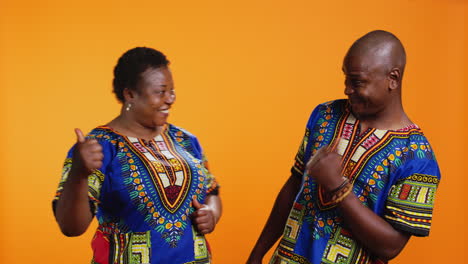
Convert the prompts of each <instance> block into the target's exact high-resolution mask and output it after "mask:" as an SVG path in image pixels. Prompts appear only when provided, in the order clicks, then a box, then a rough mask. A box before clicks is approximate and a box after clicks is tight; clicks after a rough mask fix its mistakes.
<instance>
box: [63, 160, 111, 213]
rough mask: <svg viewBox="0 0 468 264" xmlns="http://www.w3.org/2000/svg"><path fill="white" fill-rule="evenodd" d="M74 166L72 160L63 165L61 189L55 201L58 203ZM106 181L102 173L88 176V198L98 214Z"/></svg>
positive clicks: (95, 172)
mask: <svg viewBox="0 0 468 264" xmlns="http://www.w3.org/2000/svg"><path fill="white" fill-rule="evenodd" d="M71 166H72V159H71V158H67V159H65V162H64V164H63V169H62V177H61V179H60V183H59V187H58V188H57V192H56V193H55V197H54V201H55V202H56V201H57V200H58V199H59V198H60V196H61V195H62V191H63V186H64V184H65V182H66V181H67V179H68V175H69V174H70V169H71ZM103 181H104V174H102V172H101V171H99V170H95V171H94V172H93V173H92V174H91V175H89V176H88V198H89V200H90V202H91V204H92V208H91V210H92V212H93V213H94V214H96V212H97V208H98V207H97V205H98V204H99V195H100V192H101V186H102V183H103Z"/></svg>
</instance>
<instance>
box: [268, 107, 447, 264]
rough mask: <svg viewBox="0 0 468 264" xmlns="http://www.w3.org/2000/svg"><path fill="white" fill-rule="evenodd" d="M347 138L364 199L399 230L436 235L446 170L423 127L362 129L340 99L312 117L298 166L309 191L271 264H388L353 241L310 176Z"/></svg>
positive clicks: (349, 168) (354, 179)
mask: <svg viewBox="0 0 468 264" xmlns="http://www.w3.org/2000/svg"><path fill="white" fill-rule="evenodd" d="M340 137H341V140H340V143H339V145H338V146H337V151H338V153H339V154H340V155H342V156H343V164H344V168H345V169H344V170H343V174H344V176H345V177H347V178H348V179H349V180H350V182H351V183H353V189H352V191H353V192H354V194H355V195H356V196H357V197H358V198H359V200H360V201H361V202H362V203H363V204H364V205H365V206H367V207H368V208H369V209H371V210H372V211H373V212H375V213H376V214H377V215H379V216H380V217H382V218H383V219H385V220H386V221H387V222H388V223H390V224H391V225H392V226H393V227H394V228H396V229H398V230H401V231H403V232H407V233H409V234H411V235H415V236H427V235H429V229H430V226H431V220H432V210H433V207H434V197H435V192H436V189H437V185H438V183H439V181H440V171H439V167H438V165H437V161H436V159H435V157H434V153H433V152H432V148H431V146H430V145H429V142H428V141H427V139H426V137H425V136H424V134H423V132H422V131H421V129H420V128H419V127H417V126H416V125H411V126H409V127H406V128H403V129H400V130H397V131H390V130H380V129H374V128H369V129H367V130H366V131H359V120H357V119H356V118H355V117H354V116H353V114H352V113H351V112H350V111H349V108H348V101H347V100H337V101H332V102H328V103H325V104H321V105H319V106H318V107H317V108H316V109H315V110H314V111H313V112H312V115H311V116H310V119H309V122H308V124H307V128H306V132H305V136H304V138H303V141H302V144H301V146H300V148H299V151H298V153H297V155H296V158H295V164H294V166H293V167H292V169H291V171H292V173H293V175H295V176H297V177H301V178H302V186H301V189H300V191H299V193H298V195H297V197H296V198H295V201H294V204H293V207H292V209H291V212H290V214H289V218H288V220H287V223H286V226H285V229H284V233H283V237H282V239H281V241H280V244H279V246H278V247H277V248H276V250H275V252H274V254H273V257H272V259H271V261H270V263H288V264H291V263H306V264H308V263H313V264H319V263H342V264H348V263H366V264H367V263H373V264H375V263H386V262H385V261H382V260H380V259H378V258H377V257H375V256H373V255H372V254H371V253H370V252H369V251H367V250H366V249H365V248H364V247H363V246H362V245H361V244H360V243H359V242H358V241H356V240H355V239H354V238H353V234H352V233H351V232H350V230H349V229H348V228H347V227H346V223H344V221H343V219H342V216H341V215H340V212H339V210H338V209H337V208H336V205H334V204H332V203H330V201H328V200H327V198H326V197H327V196H325V195H324V192H323V190H322V188H321V187H320V186H318V185H317V184H316V183H315V181H314V180H313V179H312V178H310V177H309V176H308V175H306V174H305V173H304V169H305V164H306V163H307V161H308V160H309V158H310V157H311V156H312V155H314V154H315V153H316V152H317V150H318V149H319V148H320V147H322V146H323V145H326V144H330V143H331V142H334V140H336V139H338V138H340Z"/></svg>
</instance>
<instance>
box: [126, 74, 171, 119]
mask: <svg viewBox="0 0 468 264" xmlns="http://www.w3.org/2000/svg"><path fill="white" fill-rule="evenodd" d="M131 94H132V96H130V98H129V100H128V102H127V103H131V104H132V106H131V108H130V109H131V110H130V111H132V116H133V117H134V118H135V119H136V121H137V122H138V123H140V124H141V125H142V126H144V127H148V128H155V127H158V126H162V125H164V124H166V122H167V117H168V116H169V109H170V108H171V106H172V104H173V103H174V101H175V90H174V82H173V80H172V74H171V71H170V70H169V68H167V67H160V68H148V69H147V70H146V71H144V72H143V73H142V74H141V76H140V80H139V81H138V84H137V87H136V91H131Z"/></svg>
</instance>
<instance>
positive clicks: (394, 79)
mask: <svg viewBox="0 0 468 264" xmlns="http://www.w3.org/2000/svg"><path fill="white" fill-rule="evenodd" d="M388 78H389V80H390V82H389V85H388V89H389V90H395V89H397V88H398V87H399V86H400V82H401V71H400V69H398V68H393V69H392V70H391V71H390V73H389V74H388Z"/></svg>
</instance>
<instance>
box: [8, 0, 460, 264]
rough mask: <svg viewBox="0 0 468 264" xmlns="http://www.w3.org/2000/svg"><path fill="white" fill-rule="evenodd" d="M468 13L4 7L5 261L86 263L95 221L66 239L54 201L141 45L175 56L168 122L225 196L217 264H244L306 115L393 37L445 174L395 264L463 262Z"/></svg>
mask: <svg viewBox="0 0 468 264" xmlns="http://www.w3.org/2000/svg"><path fill="white" fill-rule="evenodd" d="M466 14H467V2H464V1H461V0H446V1H443V0H439V1H437V0H434V1H426V0H406V1H405V0H395V1H370V0H366V1H346V2H345V1H310V0H309V1H307V0H299V1H272V0H269V1H266V0H265V1H253V0H236V1H219V0H217V1H215V0H201V1H170V0H169V1H158V0H152V1H132V2H131V1H88V0H86V1H21V0H19V1H15V0H1V2H0V95H1V97H0V117H1V120H2V124H3V125H2V129H1V130H0V136H1V138H2V139H3V142H2V150H1V152H0V165H1V176H0V181H1V187H0V188H1V192H0V195H1V202H0V206H1V210H0V213H1V215H0V231H1V233H0V241H1V250H0V262H1V263H89V261H90V259H91V249H90V245H89V244H90V240H91V237H92V235H93V232H94V228H95V226H96V223H93V225H92V227H91V228H90V229H89V230H88V232H87V233H86V234H85V235H83V236H81V237H78V238H66V237H64V236H63V235H62V234H61V233H60V232H59V229H58V226H57V224H56V223H55V220H54V218H53V215H52V210H51V199H52V197H53V195H54V192H55V189H56V187H57V184H58V181H59V177H60V172H61V166H62V162H63V159H64V157H65V154H66V152H67V150H68V148H69V147H70V146H71V145H72V144H73V143H74V141H75V136H74V132H73V128H75V127H79V128H81V129H82V130H83V131H89V130H90V129H92V128H93V127H95V126H97V125H101V124H105V123H106V122H108V121H110V120H111V119H112V118H114V117H115V116H116V115H117V114H118V112H119V109H120V105H119V104H118V103H117V101H116V99H114V95H113V94H112V93H111V80H112V69H113V67H114V65H115V63H116V61H117V58H118V57H119V56H120V55H121V54H122V53H123V52H124V51H126V50H127V49H129V48H132V47H135V46H143V45H144V46H150V47H154V48H156V49H160V50H161V51H163V52H164V53H166V55H167V56H168V58H169V59H170V60H171V62H172V70H173V73H174V78H175V82H176V89H177V96H178V98H177V102H176V104H175V108H174V111H172V114H171V117H170V122H171V123H174V124H176V125H178V126H180V127H183V128H186V129H187V130H189V131H191V132H192V133H194V134H195V135H197V136H198V137H199V139H200V141H201V143H202V146H203V147H204V149H205V152H206V153H207V155H208V158H209V159H210V165H211V169H212V171H213V172H214V173H215V174H216V175H217V176H218V179H219V181H220V183H221V184H222V193H221V194H222V199H223V201H224V208H225V210H224V215H223V218H222V220H221V222H220V223H219V225H218V227H217V230H216V232H215V233H214V234H211V235H209V236H208V239H209V240H210V244H211V246H212V249H213V252H214V262H215V263H218V264H219V263H223V264H225V263H227V264H229V263H233V264H237V263H243V262H245V260H246V258H247V256H248V254H249V252H250V249H251V248H252V246H253V244H254V243H255V241H256V239H257V237H258V235H259V233H260V231H261V229H262V227H263V225H264V223H265V221H266V218H267V216H268V214H269V212H270V209H271V206H272V204H273V201H274V199H275V197H276V194H277V192H278V191H279V189H280V187H281V186H282V184H283V183H284V181H285V180H286V179H287V177H288V176H289V168H290V166H291V165H292V161H293V157H294V154H295V152H296V150H297V148H298V146H299V142H300V139H301V137H302V135H303V132H304V128H305V124H306V122H307V118H308V117H309V114H310V112H311V111H312V109H313V108H314V106H315V105H317V104H318V103H321V102H324V101H328V100H332V99H336V98H342V97H343V89H344V87H343V75H342V73H341V62H342V58H343V56H344V54H345V52H346V50H347V48H348V47H349V46H350V45H351V43H352V42H353V41H354V40H355V39H357V38H358V37H360V36H361V35H363V34H365V33H366V32H368V31H370V30H374V29H386V30H389V31H391V32H393V33H395V34H396V35H397V36H398V37H399V38H400V39H401V40H402V42H403V43H404V45H405V47H406V49H407V53H408V66H407V71H406V73H405V80H404V83H403V94H404V106H405V109H406V111H407V113H408V114H409V116H410V117H411V118H412V120H413V121H415V122H416V123H417V124H419V125H420V126H421V127H422V128H423V129H424V131H425V132H426V135H427V136H428V138H429V139H430V141H431V143H432V145H433V148H434V149H435V151H436V155H437V158H438V161H439V164H440V167H441V170H442V173H443V181H442V183H441V185H440V188H439V191H438V194H437V200H436V209H435V216H434V221H433V226H432V231H431V235H430V237H428V238H412V239H411V240H410V242H409V244H408V245H407V247H406V248H405V250H404V251H403V253H402V254H401V255H400V256H398V257H397V259H396V260H395V261H393V263H463V262H464V261H465V260H466V257H467V253H466V251H467V250H466V237H467V236H468V232H467V231H466V227H465V225H466V213H465V209H466V205H465V203H466V202H468V200H467V199H466V198H465V197H466V193H467V190H468V185H467V181H466V180H465V177H466V167H465V166H464V165H466V159H467V158H468V157H467V155H466V154H465V153H466V152H465V151H464V148H466V147H467V144H466V143H467V141H466V138H465V137H466V135H467V134H468V133H467V128H466V114H467V109H466V105H465V102H466V99H467V95H466V91H465V89H466V88H468V87H467V82H466V77H465V76H464V75H466V74H467V73H468V72H467V68H466V62H467V61H468V56H467V45H468V44H467V29H466V26H467V23H468V22H467V21H466ZM270 254H271V252H270Z"/></svg>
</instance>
